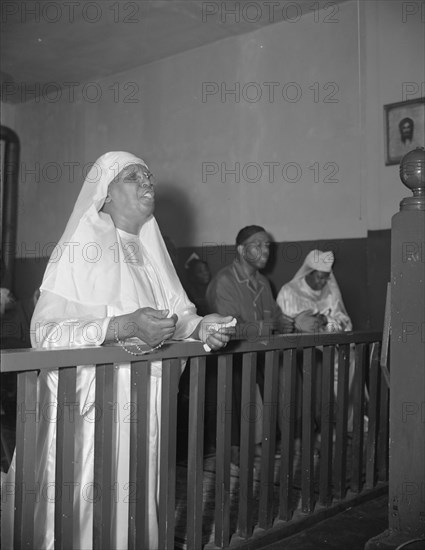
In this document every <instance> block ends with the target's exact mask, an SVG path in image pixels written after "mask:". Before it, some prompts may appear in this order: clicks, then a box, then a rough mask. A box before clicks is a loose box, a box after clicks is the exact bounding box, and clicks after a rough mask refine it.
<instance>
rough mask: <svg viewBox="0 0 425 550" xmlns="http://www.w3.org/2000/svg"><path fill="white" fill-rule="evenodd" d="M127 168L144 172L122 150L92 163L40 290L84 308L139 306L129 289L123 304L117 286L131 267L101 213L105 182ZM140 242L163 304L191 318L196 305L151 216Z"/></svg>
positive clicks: (108, 220) (109, 222)
mask: <svg viewBox="0 0 425 550" xmlns="http://www.w3.org/2000/svg"><path fill="white" fill-rule="evenodd" d="M130 164H141V165H142V166H145V167H146V168H147V166H146V163H145V162H144V161H143V160H141V159H140V158H138V157H136V156H134V155H132V154H131V153H125V152H111V153H106V154H104V155H102V156H101V157H100V158H99V159H98V160H97V161H96V162H95V163H94V165H93V167H92V168H91V170H90V172H89V173H88V174H87V177H86V179H85V181H84V184H83V187H82V189H81V192H80V194H79V196H78V199H77V201H76V204H75V207H74V210H73V212H72V214H71V217H70V219H69V221H68V224H67V226H66V228H65V231H64V233H63V235H62V237H61V239H60V240H59V242H58V244H57V245H56V247H55V249H54V251H53V253H52V255H51V257H50V260H49V264H48V266H47V269H46V272H45V275H44V279H43V283H42V285H41V290H48V291H50V292H54V293H56V294H58V295H60V296H62V297H64V298H66V299H67V300H70V301H73V302H77V303H82V304H85V305H109V306H117V307H118V309H120V310H121V311H122V310H126V311H134V310H135V309H137V308H138V307H140V306H139V304H138V301H137V295H136V293H135V292H132V290H131V287H130V288H127V285H126V292H125V301H126V303H123V296H122V295H123V293H122V292H121V288H122V286H121V284H124V283H125V281H128V280H129V277H128V270H129V266H128V263H126V262H125V261H124V259H123V250H122V248H121V245H120V244H119V243H120V239H119V238H118V236H117V231H116V228H115V225H114V223H113V221H112V218H111V217H110V216H109V215H108V214H105V213H102V212H100V209H101V208H102V206H103V204H104V202H105V198H106V196H107V192H108V186H109V184H110V183H111V181H112V180H113V179H114V178H115V177H116V176H117V175H118V174H119V173H120V172H121V171H122V170H123V169H124V168H125V167H126V166H128V165H130ZM139 241H140V243H141V248H142V249H143V253H144V254H146V256H147V260H148V261H149V262H150V264H151V265H152V267H153V268H154V270H155V272H156V274H157V277H158V280H159V281H160V284H161V286H162V289H161V290H162V294H163V296H164V302H165V304H164V306H165V307H167V308H168V309H170V311H172V312H175V311H179V318H180V319H182V316H184V315H185V314H188V315H189V314H190V315H194V314H195V307H194V305H193V304H192V303H191V302H190V301H189V299H188V298H187V296H186V293H185V292H184V290H183V287H182V285H181V283H180V280H179V278H178V276H177V274H176V271H175V268H174V266H173V264H172V262H171V259H170V256H169V254H168V251H167V248H166V246H165V243H164V240H163V238H162V235H161V233H160V230H159V227H158V224H157V222H156V220H155V218H154V217H153V216H151V217H150V218H149V219H148V221H147V222H146V223H145V224H144V225H143V227H142V229H141V231H140V233H139Z"/></svg>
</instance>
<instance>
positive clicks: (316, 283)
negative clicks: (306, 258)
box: [305, 270, 330, 290]
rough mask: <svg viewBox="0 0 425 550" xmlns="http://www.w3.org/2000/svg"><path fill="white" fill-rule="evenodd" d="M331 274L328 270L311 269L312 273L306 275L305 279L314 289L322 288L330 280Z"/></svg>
mask: <svg viewBox="0 0 425 550" xmlns="http://www.w3.org/2000/svg"><path fill="white" fill-rule="evenodd" d="M329 275H330V273H328V272H327V271H317V270H314V271H310V273H308V274H307V275H306V276H305V280H306V283H307V284H308V286H309V287H310V288H312V289H313V290H322V289H323V288H324V287H325V286H326V284H327V282H328V280H329Z"/></svg>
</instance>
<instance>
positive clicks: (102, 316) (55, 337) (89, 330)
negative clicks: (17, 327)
mask: <svg viewBox="0 0 425 550" xmlns="http://www.w3.org/2000/svg"><path fill="white" fill-rule="evenodd" d="M109 321H110V318H109V317H107V309H106V307H104V306H92V305H91V306H85V305H83V304H80V303H76V302H70V301H69V300H66V299H65V298H63V297H62V296H59V295H58V294H54V293H53V292H49V291H43V292H42V293H41V296H40V299H39V301H38V302H37V306H36V308H35V311H34V315H33V317H32V319H31V344H32V346H33V347H34V348H47V349H51V348H57V347H78V346H100V345H101V344H103V342H104V340H105V337H106V332H107V330H108V325H109Z"/></svg>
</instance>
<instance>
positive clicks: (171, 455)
mask: <svg viewBox="0 0 425 550" xmlns="http://www.w3.org/2000/svg"><path fill="white" fill-rule="evenodd" d="M180 363H181V360H180V359H167V360H163V361H162V396H161V429H160V432H161V443H160V449H161V458H160V476H159V547H160V548H161V550H171V549H172V550H174V527H175V500H176V499H175V496H176V432H177V391H178V384H179V378H180V370H181V368H180Z"/></svg>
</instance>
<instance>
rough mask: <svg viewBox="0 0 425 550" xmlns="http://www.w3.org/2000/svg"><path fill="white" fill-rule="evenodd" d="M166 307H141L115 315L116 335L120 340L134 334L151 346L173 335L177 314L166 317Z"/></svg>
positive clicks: (167, 312)
mask: <svg viewBox="0 0 425 550" xmlns="http://www.w3.org/2000/svg"><path fill="white" fill-rule="evenodd" d="M168 314H169V310H168V309H160V310H158V309H153V308H151V307H142V308H140V309H137V310H136V311H134V312H133V313H129V314H127V315H121V316H119V317H115V322H117V323H118V326H117V327H116V331H117V336H118V338H119V339H120V340H124V339H125V338H132V337H134V336H136V337H137V338H140V340H142V341H143V342H145V343H146V344H148V345H149V346H151V347H155V346H157V345H158V344H160V343H161V342H163V341H164V340H169V339H170V338H172V337H173V334H174V332H175V330H176V323H177V319H178V317H177V315H176V314H174V315H172V316H171V317H168Z"/></svg>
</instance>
